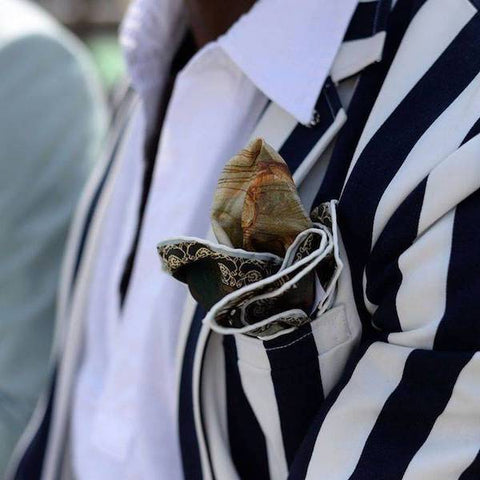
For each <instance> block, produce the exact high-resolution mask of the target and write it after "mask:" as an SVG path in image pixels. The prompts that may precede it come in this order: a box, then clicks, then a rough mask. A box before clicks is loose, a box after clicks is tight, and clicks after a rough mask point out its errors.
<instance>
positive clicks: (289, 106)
mask: <svg viewBox="0 0 480 480" xmlns="http://www.w3.org/2000/svg"><path fill="white" fill-rule="evenodd" d="M358 3H359V0H341V1H339V0H301V2H299V1H298V0H258V1H257V3H256V4H255V5H254V6H253V7H252V9H251V10H250V11H249V12H248V13H247V14H245V15H243V16H242V17H241V18H240V19H239V20H238V21H237V22H236V23H235V24H234V25H233V26H232V27H231V28H230V30H229V31H228V32H227V33H226V34H225V35H223V36H222V37H220V38H219V39H218V44H219V46H220V47H221V48H222V49H223V50H224V51H225V52H226V53H227V55H228V56H229V57H230V58H231V59H232V61H233V62H234V63H236V64H237V66H238V67H239V68H240V69H241V70H242V71H243V72H244V73H245V75H247V76H248V77H249V78H250V80H251V81H252V82H253V83H254V84H255V85H256V86H257V87H258V88H259V89H260V90H261V91H262V92H263V93H264V94H265V95H266V96H267V97H268V98H270V99H271V100H272V101H274V102H275V103H277V104H278V105H280V106H281V107H282V108H283V109H284V110H286V111H287V112H289V113H290V114H291V115H292V116H293V117H295V119H296V120H297V121H299V122H300V123H303V124H308V123H309V122H310V120H311V119H312V116H313V113H314V108H315V103H316V101H317V98H318V96H319V93H320V90H321V88H322V85H323V84H324V82H325V80H326V78H327V76H328V74H329V72H330V71H332V75H333V76H334V81H340V80H342V79H343V78H345V77H347V76H350V75H352V74H354V73H357V72H358V71H360V70H361V69H362V68H364V67H365V66H366V65H368V64H370V63H372V62H373V61H378V60H380V58H381V51H382V49H383V41H384V37H385V36H384V34H383V35H382V34H381V32H380V35H379V34H378V32H379V31H380V29H379V28H378V26H377V29H376V30H375V29H374V30H373V31H372V35H371V36H370V37H369V38H361V39H359V38H355V39H354V40H350V41H347V42H344V43H343V45H341V44H342V39H343V38H344V35H345V32H347V27H348V26H349V23H350V20H351V19H352V16H353V15H354V12H355V11H356V8H357V5H358ZM386 3H389V2H388V0H371V1H362V0H360V5H359V8H358V9H357V12H358V10H359V9H360V7H361V6H362V5H363V6H364V5H368V4H378V5H380V4H386ZM384 10H385V8H384ZM376 15H377V16H378V10H377V12H376ZM357 16H358V15H357V13H355V17H357ZM360 17H361V16H360ZM354 20H355V18H354ZM360 21H363V22H364V21H365V20H364V19H362V18H360ZM375 23H377V24H378V23H379V22H378V19H376V21H375ZM185 29H186V12H185V8H184V6H183V1H182V0H135V1H134V2H133V3H132V5H131V7H130V8H129V11H128V13H127V15H126V17H125V20H124V22H123V25H122V29H121V42H122V45H123V48H124V51H125V56H126V60H127V64H128V67H129V72H130V76H131V80H132V83H133V86H134V88H135V89H136V90H137V91H139V93H140V94H141V95H142V96H145V95H147V94H150V95H152V92H153V91H157V92H159V91H161V88H162V86H163V82H164V80H165V78H164V77H165V71H166V70H167V68H168V65H169V63H170V62H171V59H172V56H173V53H174V51H175V50H176V48H177V47H178V45H179V43H180V41H181V38H182V36H183V35H184V33H185ZM340 46H341V48H340ZM162 72H163V73H162Z"/></svg>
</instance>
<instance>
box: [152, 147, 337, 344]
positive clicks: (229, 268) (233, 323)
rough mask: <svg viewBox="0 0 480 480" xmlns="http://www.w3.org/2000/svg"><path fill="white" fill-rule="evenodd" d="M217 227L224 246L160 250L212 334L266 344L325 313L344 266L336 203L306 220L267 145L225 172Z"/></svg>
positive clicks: (172, 243)
mask: <svg viewBox="0 0 480 480" xmlns="http://www.w3.org/2000/svg"><path fill="white" fill-rule="evenodd" d="M212 224H213V230H214V232H215V235H216V237H217V239H218V241H219V242H220V243H221V244H213V243H211V242H208V241H204V240H201V239H195V238H178V239H173V240H167V241H164V242H161V243H160V244H159V245H158V247H157V248H158V252H159V255H160V258H161V260H162V263H163V267H164V269H165V270H166V271H167V272H168V273H170V274H171V275H172V276H173V277H174V278H176V279H177V280H179V281H181V282H184V283H186V284H187V285H188V287H189V289H190V292H191V293H192V296H193V297H194V298H195V300H196V301H197V302H198V303H199V304H201V305H202V306H203V307H204V308H205V309H206V310H208V311H209V314H208V316H207V318H206V321H207V322H208V323H209V324H210V326H211V328H212V329H213V330H215V331H217V332H219V333H224V334H226V333H235V332H236V333H245V334H247V335H251V336H256V337H262V338H266V337H271V336H273V335H276V334H278V333H280V332H284V331H287V330H290V329H292V328H296V327H298V326H300V325H302V324H304V323H306V322H308V321H310V318H311V316H312V315H313V314H316V313H318V312H319V311H321V310H325V309H326V308H327V306H328V305H329V303H330V302H331V299H332V292H333V290H334V286H335V283H336V280H337V278H338V275H339V273H340V270H341V267H342V265H341V262H340V259H339V257H338V249H337V242H336V231H335V230H336V217H335V203H334V202H330V203H327V204H323V205H321V206H320V207H318V208H317V209H315V210H314V211H313V212H312V215H311V218H310V217H308V216H307V215H306V213H305V210H304V208H303V206H302V204H301V202H300V199H299V197H298V194H297V191H296V187H295V185H294V183H293V180H292V177H291V175H290V173H289V171H288V167H287V166H286V164H285V162H284V161H283V159H282V158H281V157H280V156H279V155H278V154H277V153H276V152H275V151H274V150H273V149H272V148H271V147H270V146H268V145H267V144H266V143H265V142H264V141H263V140H255V141H253V142H252V143H251V144H250V145H249V146H248V147H247V148H246V149H245V150H243V151H242V152H240V154H239V155H237V156H235V157H234V158H233V159H232V160H230V162H228V163H227V165H226V166H225V169H224V171H223V173H222V176H221V178H220V180H219V182H218V187H217V191H216V193H215V200H214V206H213V210H212ZM259 249H260V250H263V251H258V250H259Z"/></svg>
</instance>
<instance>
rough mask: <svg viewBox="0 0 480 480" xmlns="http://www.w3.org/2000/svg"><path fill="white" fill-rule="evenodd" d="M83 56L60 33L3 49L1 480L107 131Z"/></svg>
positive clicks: (27, 406) (39, 371) (32, 398)
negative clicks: (75, 215)
mask: <svg viewBox="0 0 480 480" xmlns="http://www.w3.org/2000/svg"><path fill="white" fill-rule="evenodd" d="M84 55H85V54H84V52H83V51H79V47H78V45H76V44H75V45H73V40H72V39H70V37H68V38H63V37H62V36H60V35H57V33H55V32H52V34H47V33H45V32H39V33H37V32H26V34H25V35H23V34H22V35H18V36H17V37H15V38H13V39H10V40H9V41H8V42H7V43H3V44H1V47H0V71H1V72H2V73H1V75H0V105H1V110H0V192H1V193H0V217H1V219H2V226H1V229H0V251H1V255H2V260H1V262H0V311H1V317H0V338H1V339H2V340H1V348H0V472H1V471H3V469H4V467H5V465H6V462H7V461H8V457H9V455H10V452H11V450H12V448H13V446H14V444H15V442H16V440H17V439H18V437H19V435H20V434H21V432H22V429H23V428H24V427H25V425H26V422H27V421H28V418H29V416H30V415H31V413H32V411H33V408H34V405H35V402H36V399H37V396H38V395H39V393H40V391H41V390H42V388H43V386H44V382H45V380H46V375H47V371H48V368H49V351H50V346H51V340H52V336H53V328H54V318H55V296H56V289H57V283H58V274H59V269H60V263H61V259H62V252H63V246H64V240H65V236H66V232H67V228H68V225H69V221H70V215H71V213H72V210H73V208H74V205H75V202H76V200H77V196H78V194H79V192H80V189H81V188H82V186H83V183H84V181H85V179H86V176H87V175H88V173H89V171H90V168H91V166H92V165H93V161H94V160H95V156H96V155H97V152H98V148H99V145H100V139H101V137H102V135H103V131H104V121H105V118H104V115H105V111H104V104H103V102H102V98H101V97H99V96H98V90H97V89H99V87H98V84H97V83H96V81H95V80H96V79H91V78H89V74H90V73H91V72H90V70H89V67H90V64H89V63H88V61H87V59H85V58H84ZM90 68H91V67H90ZM0 476H1V475H0Z"/></svg>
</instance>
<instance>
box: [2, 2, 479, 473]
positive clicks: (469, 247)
mask: <svg viewBox="0 0 480 480" xmlns="http://www.w3.org/2000/svg"><path fill="white" fill-rule="evenodd" d="M479 10H480V3H479V1H478V0H397V1H396V2H390V1H388V0H372V1H358V0H341V1H338V0H302V1H299V0H259V1H257V2H254V1H253V0H252V1H249V0H245V1H231V2H227V1H224V0H187V1H181V0H135V1H134V2H133V4H132V6H131V9H130V11H129V13H128V15H127V17H126V20H125V23H124V25H123V34H122V37H123V44H124V48H125V51H126V56H127V60H128V63H129V73H130V77H131V80H132V86H133V89H134V90H135V94H132V95H129V96H127V97H126V100H125V103H124V107H123V109H122V111H121V112H120V114H119V115H118V117H117V119H116V120H117V121H116V122H115V128H114V132H115V134H116V135H114V138H112V142H111V144H110V149H109V151H108V155H107V157H106V161H105V163H104V164H103V172H102V173H99V174H98V175H97V176H96V179H95V180H96V181H95V182H94V183H92V184H91V185H89V188H88V189H87V193H88V195H86V196H85V197H84V199H85V201H83V200H82V208H81V209H80V210H79V214H78V215H77V217H76V220H75V226H74V227H75V228H74V230H75V232H76V235H75V238H74V237H73V236H72V242H70V245H69V248H68V253H67V257H66V258H67V264H66V265H67V267H68V268H66V272H67V273H68V274H67V275H66V276H65V279H64V281H62V284H61V290H62V292H61V296H62V297H63V298H66V299H68V300H67V301H66V302H64V309H63V312H62V313H61V319H62V323H64V325H65V328H64V331H63V333H62V335H60V336H59V338H61V340H62V341H61V342H60V343H59V346H58V350H57V351H56V355H55V359H56V365H57V369H56V375H55V376H53V377H52V383H51V389H50V393H49V395H48V396H46V397H45V398H44V403H42V404H40V407H42V408H40V407H39V410H38V412H39V415H38V418H37V422H36V424H35V423H34V424H32V425H31V428H29V429H28V431H27V432H26V434H25V436H24V441H23V442H22V443H21V445H20V447H21V448H18V450H17V454H16V456H15V457H14V461H13V462H12V464H11V470H10V476H9V477H7V479H8V480H11V479H15V480H27V479H28V480H37V479H39V478H40V479H42V480H57V479H62V480H67V479H72V478H75V479H77V480H123V479H125V480H127V479H129V480H130V479H135V480H140V479H141V480H167V479H168V480H179V479H181V478H186V479H188V480H207V479H208V480H211V479H218V480H238V479H243V480H285V479H286V478H289V479H290V480H301V479H305V478H307V479H309V480H313V479H315V480H316V479H321V480H333V479H335V480H367V479H368V480H371V479H374V480H400V479H405V480H407V479H408V480H439V479H442V480H458V479H461V480H473V479H475V480H477V479H478V478H480V454H479V453H478V452H479V450H480V422H479V419H480V402H479V398H480V397H479V388H478V378H479V375H480V357H479V354H478V352H479V350H480V335H478V332H479V327H478V326H479V321H478V312H479V311H480V303H479V302H480V296H479V295H478V291H479V288H480V283H479V282H480V275H479V272H480V250H479V249H478V244H479V243H480V228H479V225H480V223H479V222H478V218H479V212H480V195H479V192H480V190H479V187H480V171H479V167H478V165H479V162H478V158H479V157H480V121H479V117H480V96H479V95H480V88H479V85H480V41H479V32H480V12H479ZM256 136H259V137H264V138H265V139H266V140H267V141H268V142H269V143H270V144H271V145H272V146H273V147H274V148H275V149H276V150H278V151H279V152H280V153H281V155H282V156H283V157H284V158H285V160H286V162H287V163H288V165H289V167H290V169H291V171H292V173H293V175H294V178H295V181H296V184H297V187H298V190H299V195H300V197H301V199H302V201H303V204H304V206H305V208H306V209H307V210H310V209H311V208H312V207H315V206H319V205H320V204H321V203H322V202H325V201H330V200H333V199H338V200H339V202H338V232H337V231H336V230H335V232H336V233H338V238H337V240H338V243H336V245H335V247H336V248H337V249H338V254H339V257H340V258H341V260H342V262H343V270H342V272H341V275H340V277H339V279H338V285H337V287H336V290H335V295H334V296H333V297H334V298H333V300H332V304H331V305H330V307H331V308H330V309H329V310H327V311H326V312H324V313H322V314H320V315H319V316H318V317H317V316H315V315H313V318H309V322H307V323H306V324H304V325H302V326H301V327H299V328H296V329H293V330H292V329H285V330H283V331H279V332H278V335H276V336H275V338H269V339H262V338H258V337H255V336H247V335H245V334H244V332H238V330H237V331H236V330H235V328H233V327H232V328H231V329H229V330H228V329H227V332H226V334H225V335H223V334H220V333H218V329H217V331H212V330H211V328H210V325H209V324H208V323H207V322H204V323H202V317H203V315H202V312H201V311H199V310H196V309H195V305H193V304H191V303H189V301H188V295H187V289H186V288H185V287H184V286H183V285H180V284H178V283H176V282H175V281H174V280H172V279H171V278H170V277H169V276H168V275H167V274H166V273H165V272H163V273H162V272H160V267H159V261H158V258H157V254H156V251H155V246H156V244H157V242H159V241H160V240H163V239H165V238H169V237H178V236H185V235H188V236H195V237H200V238H205V236H207V234H208V230H209V225H210V218H209V213H210V205H211V199H212V196H213V193H214V190H215V185H216V182H217V179H218V177H219V175H220V173H221V171H222V168H223V167H224V165H225V162H226V161H227V160H228V159H229V158H230V157H231V156H233V155H234V154H236V153H237V152H238V151H239V150H240V149H241V148H243V147H244V146H245V145H246V144H247V142H248V140H249V139H250V138H252V137H256ZM332 222H334V218H333V216H332ZM300 273H303V272H300ZM241 280H242V279H241ZM195 310H196V312H197V313H196V314H194V312H195ZM231 313H233V314H234V315H235V314H236V313H238V312H235V311H232V312H231ZM284 314H288V312H287V311H286V312H283V311H282V312H280V313H279V315H281V316H283V315H284ZM253 327H255V326H253ZM223 333H225V331H223ZM348 360H349V361H348ZM347 361H348V362H347Z"/></svg>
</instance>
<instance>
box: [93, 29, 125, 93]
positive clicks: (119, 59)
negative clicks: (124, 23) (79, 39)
mask: <svg viewBox="0 0 480 480" xmlns="http://www.w3.org/2000/svg"><path fill="white" fill-rule="evenodd" d="M84 41H85V43H86V44H87V46H88V48H89V49H90V51H91V52H92V55H93V58H94V61H95V63H96V65H97V67H98V71H99V73H100V78H101V80H102V83H103V85H104V87H105V90H106V91H107V92H108V91H110V90H111V89H112V88H113V86H114V85H115V84H116V82H118V81H119V80H120V79H121V78H122V77H123V76H124V75H125V63H124V61H123V56H122V51H121V49H120V46H119V44H118V37H117V34H116V32H113V33H96V34H91V35H89V36H87V37H86V38H84Z"/></svg>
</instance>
